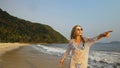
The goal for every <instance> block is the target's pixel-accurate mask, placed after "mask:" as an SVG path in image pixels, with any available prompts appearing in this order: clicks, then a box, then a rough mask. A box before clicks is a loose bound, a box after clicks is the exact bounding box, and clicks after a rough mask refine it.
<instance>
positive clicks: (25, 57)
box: [0, 46, 68, 68]
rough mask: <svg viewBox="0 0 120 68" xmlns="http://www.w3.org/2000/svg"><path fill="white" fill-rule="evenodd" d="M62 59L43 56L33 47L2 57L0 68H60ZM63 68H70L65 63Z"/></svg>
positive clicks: (20, 49) (8, 53)
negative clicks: (59, 63)
mask: <svg viewBox="0 0 120 68" xmlns="http://www.w3.org/2000/svg"><path fill="white" fill-rule="evenodd" d="M59 60H60V57H58V56H53V55H48V54H43V53H41V52H39V51H38V50H35V49H34V48H32V47H31V46H24V47H20V48H18V49H15V50H12V51H9V52H7V53H5V54H4V55H2V56H1V57H0V68H60V67H59V66H58V62H59ZM62 68H68V62H67V61H65V63H64V65H63V67H62Z"/></svg>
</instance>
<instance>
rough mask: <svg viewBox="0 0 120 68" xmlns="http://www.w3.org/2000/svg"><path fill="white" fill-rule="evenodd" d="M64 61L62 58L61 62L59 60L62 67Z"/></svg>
mask: <svg viewBox="0 0 120 68" xmlns="http://www.w3.org/2000/svg"><path fill="white" fill-rule="evenodd" d="M63 63H64V60H63V59H61V60H60V62H59V66H60V68H61V67H62V66H63Z"/></svg>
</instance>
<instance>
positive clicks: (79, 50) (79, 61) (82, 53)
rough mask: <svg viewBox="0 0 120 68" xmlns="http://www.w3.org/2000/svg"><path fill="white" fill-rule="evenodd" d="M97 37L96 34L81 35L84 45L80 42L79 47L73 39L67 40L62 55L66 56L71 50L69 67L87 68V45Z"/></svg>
mask: <svg viewBox="0 0 120 68" xmlns="http://www.w3.org/2000/svg"><path fill="white" fill-rule="evenodd" d="M97 38H98V36H97V37H94V38H86V37H83V39H84V41H85V43H84V46H83V43H81V44H80V45H79V47H77V46H76V45H75V43H74V40H73V39H72V40H71V41H70V42H69V44H68V47H67V50H66V52H65V54H64V55H63V57H62V58H66V57H67V56H68V55H69V53H70V51H72V55H71V59H70V65H69V68H87V66H88V55H89V47H90V46H91V45H92V44H93V43H95V42H96V41H97V40H98V39H97Z"/></svg>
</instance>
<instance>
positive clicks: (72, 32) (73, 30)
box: [70, 25, 81, 39]
mask: <svg viewBox="0 0 120 68" xmlns="http://www.w3.org/2000/svg"><path fill="white" fill-rule="evenodd" d="M76 27H81V26H80V25H75V26H74V27H73V28H72V31H71V36H70V37H71V39H75V38H76V34H75V30H76Z"/></svg>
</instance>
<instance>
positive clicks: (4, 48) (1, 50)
mask: <svg viewBox="0 0 120 68" xmlns="http://www.w3.org/2000/svg"><path fill="white" fill-rule="evenodd" d="M28 45H30V44H28V43H0V56H1V55H3V54H5V53H6V52H9V51H12V50H15V49H18V48H19V47H22V46H28Z"/></svg>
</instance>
